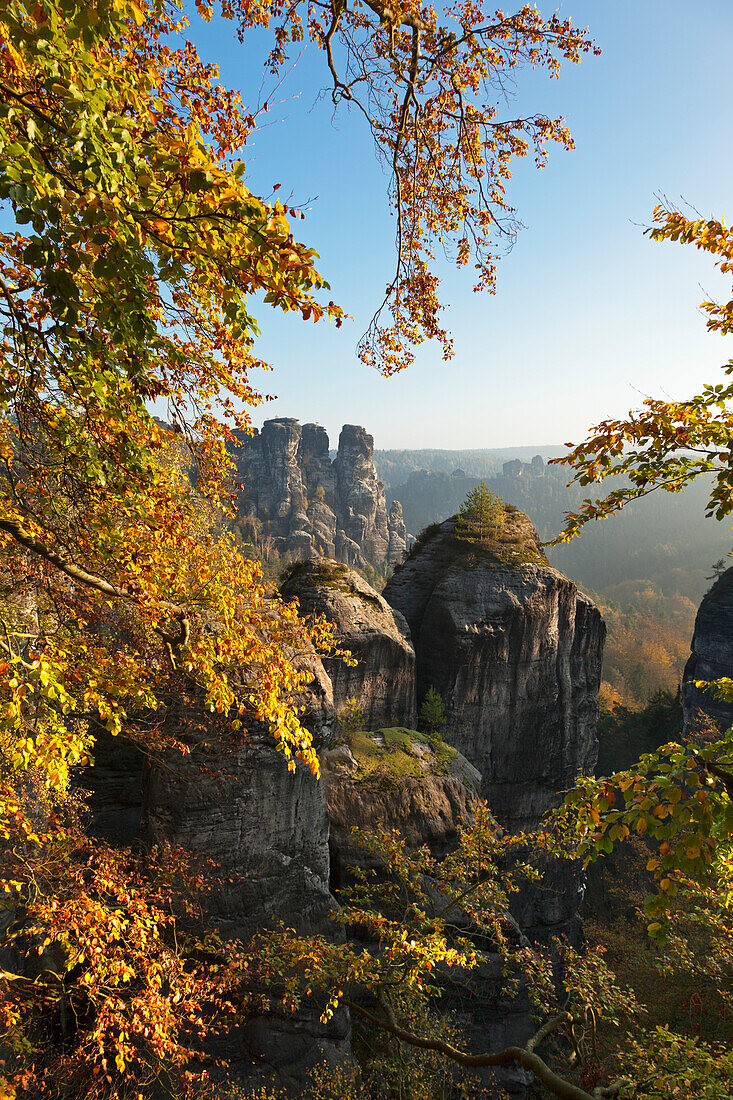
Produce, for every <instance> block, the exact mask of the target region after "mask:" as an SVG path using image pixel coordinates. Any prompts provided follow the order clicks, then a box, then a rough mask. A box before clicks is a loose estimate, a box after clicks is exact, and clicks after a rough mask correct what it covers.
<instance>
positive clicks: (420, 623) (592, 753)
mask: <svg viewBox="0 0 733 1100" xmlns="http://www.w3.org/2000/svg"><path fill="white" fill-rule="evenodd" d="M455 526H456V525H455V520H454V519H451V520H447V521H446V522H445V523H443V524H441V525H440V526H439V527H438V528H437V529H436V530H435V532H434V534H433V537H432V538H430V539H428V540H427V541H426V542H425V544H424V545H423V546H422V547H419V548H418V549H417V550H416V552H415V553H414V554H413V556H412V557H411V559H410V560H409V561H408V562H406V563H405V565H404V566H403V567H402V568H401V569H399V570H398V571H397V572H396V573H395V575H394V577H392V579H391V580H390V581H389V582H388V584H387V586H386V588H385V590H384V596H385V598H386V599H387V601H388V602H389V603H390V604H391V605H392V607H394V608H395V609H396V610H398V611H401V612H402V614H403V615H404V617H405V619H406V620H407V622H408V625H409V627H410V631H411V635H412V640H413V645H414V646H415V654H416V665H417V696H418V700H420V699H422V698H423V697H424V695H425V693H426V692H427V690H428V688H429V687H430V686H431V685H433V686H435V687H436V688H437V689H438V691H439V692H440V693H441V695H442V696H443V701H444V703H445V707H446V712H447V715H448V723H447V727H446V729H447V731H448V733H447V736H448V737H449V739H450V741H451V743H452V744H453V745H455V747H456V748H457V749H458V750H459V751H460V752H462V753H463V754H464V756H466V757H467V758H468V759H469V760H470V761H471V763H472V764H474V765H475V767H476V768H478V770H479V771H480V772H481V774H482V776H483V784H482V794H483V796H484V797H485V798H486V799H487V801H488V803H489V805H490V807H491V809H492V811H493V812H494V814H495V815H496V817H497V818H498V820H499V821H500V822H501V823H502V824H503V825H504V826H505V827H507V828H510V829H512V830H514V829H522V828H526V827H531V826H533V825H535V824H536V823H537V822H538V820H539V819H540V817H541V816H542V814H543V813H545V812H546V811H547V810H548V809H549V808H550V807H552V806H554V805H556V804H557V802H558V797H559V792H560V791H562V790H564V789H565V788H567V787H568V786H570V785H572V783H573V780H574V777H575V776H576V775H578V774H579V773H580V774H590V773H591V772H592V770H593V767H594V764H595V759H596V753H597V744H598V743H597V736H596V730H597V721H598V703H597V694H598V687H599V684H600V675H601V657H602V652H603V641H604V637H605V626H604V623H603V620H602V618H601V615H600V612H599V610H598V608H597V607H596V606H595V604H593V602H592V601H591V600H590V599H589V598H588V597H587V596H585V595H584V594H583V593H582V592H581V591H579V589H578V587H577V585H575V584H574V583H573V582H572V581H570V580H568V578H567V577H564V576H563V575H562V573H560V572H558V570H557V569H553V568H552V567H551V566H550V565H548V564H547V563H546V561H545V560H544V558H543V556H542V553H541V550H540V548H539V540H538V536H537V533H536V531H535V529H534V527H533V526H532V524H531V523H530V521H529V519H528V518H527V517H526V516H525V515H524V514H523V513H521V512H518V511H516V510H514V511H510V512H508V514H507V516H506V523H505V529H504V532H503V535H502V542H501V545H500V546H499V547H498V548H497V553H493V552H491V551H488V550H484V549H482V548H481V547H479V546H477V545H476V544H474V543H471V542H466V541H462V540H459V539H457V538H456V537H455Z"/></svg>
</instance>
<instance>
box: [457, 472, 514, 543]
mask: <svg viewBox="0 0 733 1100" xmlns="http://www.w3.org/2000/svg"><path fill="white" fill-rule="evenodd" d="M503 526H504V501H503V500H502V499H501V497H499V496H497V495H496V494H495V493H492V492H491V489H489V488H488V486H487V485H486V482H485V481H481V482H479V484H478V485H477V486H476V488H475V489H471V490H470V491H469V492H468V493H467V495H466V499H465V500H464V502H463V504H462V505H461V507H460V510H459V512H458V523H457V525H456V535H457V536H458V538H459V539H466V540H467V541H469V542H486V540H487V539H490V538H492V537H495V536H496V535H498V534H499V533H500V532H501V530H502V528H503Z"/></svg>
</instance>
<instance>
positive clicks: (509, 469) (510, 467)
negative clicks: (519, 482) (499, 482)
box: [502, 455, 545, 477]
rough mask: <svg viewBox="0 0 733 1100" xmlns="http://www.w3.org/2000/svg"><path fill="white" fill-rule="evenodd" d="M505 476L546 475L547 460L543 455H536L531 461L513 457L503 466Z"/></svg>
mask: <svg viewBox="0 0 733 1100" xmlns="http://www.w3.org/2000/svg"><path fill="white" fill-rule="evenodd" d="M502 474H503V476H504V477H544V476H545V462H544V459H543V458H542V455H535V456H534V458H533V459H532V461H531V462H522V461H521V460H520V459H518V458H513V459H511V460H510V461H509V462H505V463H504V464H503V467H502Z"/></svg>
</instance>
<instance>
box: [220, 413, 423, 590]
mask: <svg viewBox="0 0 733 1100" xmlns="http://www.w3.org/2000/svg"><path fill="white" fill-rule="evenodd" d="M234 457H235V461H236V464H237V473H238V476H239V480H240V482H241V484H242V490H241V494H240V499H239V526H240V529H241V531H242V533H243V535H245V537H249V538H251V539H253V540H254V541H256V542H257V543H258V544H259V545H260V547H261V548H262V550H263V552H264V553H265V554H267V553H268V552H269V550H275V551H277V552H278V553H280V554H285V553H290V554H292V555H293V556H294V557H296V558H306V559H307V558H310V557H316V556H324V557H329V558H336V559H337V560H338V561H341V562H345V563H346V564H347V565H351V566H355V567H356V568H357V569H365V568H369V567H380V566H383V565H384V564H385V563H386V562H389V563H392V562H394V561H398V560H400V559H401V554H402V551H403V550H404V548H405V545H406V537H407V532H406V529H405V525H404V521H403V519H402V513H401V509H399V508H394V507H393V508H392V510H391V511H390V513H389V514H388V513H387V506H386V500H385V495H384V485H383V484H382V482H381V481H380V480H379V478H378V477H377V472H376V470H375V468H374V462H373V457H374V439H373V438H372V436H371V435H369V434H368V433H367V432H366V431H365V430H364V428H361V427H359V426H358V425H355V424H345V425H344V427H343V428H342V430H341V435H340V436H339V443H338V452H337V454H336V457H335V459H334V461H333V462H331V459H330V456H329V441H328V435H327V434H326V431H325V429H324V428H322V427H320V425H318V424H303V425H301V424H300V423H299V422H298V421H297V420H294V419H292V418H289V417H280V418H277V419H274V420H267V421H265V423H264V425H263V427H262V430H261V432H259V433H255V434H254V435H253V436H245V435H242V436H241V437H240V438H239V441H238V446H237V448H236V450H235V454H234Z"/></svg>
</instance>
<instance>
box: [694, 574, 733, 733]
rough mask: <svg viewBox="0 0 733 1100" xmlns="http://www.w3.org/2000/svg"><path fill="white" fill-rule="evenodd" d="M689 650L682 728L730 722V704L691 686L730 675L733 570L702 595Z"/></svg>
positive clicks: (719, 726)
mask: <svg viewBox="0 0 733 1100" xmlns="http://www.w3.org/2000/svg"><path fill="white" fill-rule="evenodd" d="M691 648H692V652H691V654H690V657H689V658H688V661H687V664H686V665H685V671H684V674H683V677H682V711H683V714H684V722H685V731H686V732H694V731H696V730H699V729H701V728H702V729H704V728H710V726H711V725H712V726H713V727H716V728H717V729H718V730H719V731H721V732H722V731H723V730H727V729H729V727H730V726H731V725H733V704H731V703H726V702H723V701H721V700H719V699H716V698H715V696H714V695H713V694H712V693H711V692H710V691H703V690H702V688H698V687H695V684H694V681H695V680H718V679H720V678H721V677H723V676H727V677H733V569H726V571H725V573H723V574H722V576H721V577H719V578H718V580H717V581H716V582H715V584H714V585H713V587H712V588H711V589H710V591H709V592H708V593H707V594H706V595H705V596H704V597H703V600H702V603H701V604H700V607H699V608H698V612H697V617H696V619H695V633H694V635H693V638H692V647H691Z"/></svg>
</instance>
